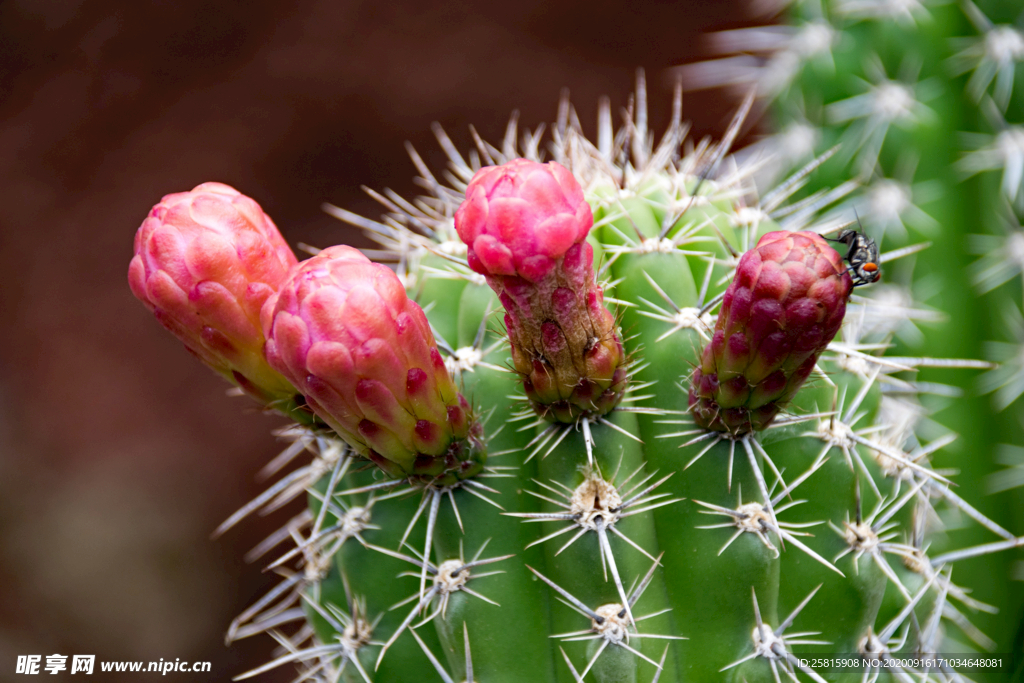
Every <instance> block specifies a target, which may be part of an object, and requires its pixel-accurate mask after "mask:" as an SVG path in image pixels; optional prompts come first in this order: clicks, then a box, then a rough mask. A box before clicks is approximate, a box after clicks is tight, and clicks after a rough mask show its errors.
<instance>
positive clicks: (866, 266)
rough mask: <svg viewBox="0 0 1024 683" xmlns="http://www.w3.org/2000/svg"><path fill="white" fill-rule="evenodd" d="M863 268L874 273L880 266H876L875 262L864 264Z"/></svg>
mask: <svg viewBox="0 0 1024 683" xmlns="http://www.w3.org/2000/svg"><path fill="white" fill-rule="evenodd" d="M861 268H863V269H864V270H866V271H868V272H869V273H874V272H875V271H877V270H878V266H876V265H875V264H874V263H865V264H864V265H863V266H861Z"/></svg>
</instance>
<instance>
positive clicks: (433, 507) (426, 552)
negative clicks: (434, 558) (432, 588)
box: [420, 490, 441, 595]
mask: <svg viewBox="0 0 1024 683" xmlns="http://www.w3.org/2000/svg"><path fill="white" fill-rule="evenodd" d="M440 506H441V492H440V491H436V490H435V491H431V492H430V513H429V515H428V517H427V538H426V540H425V541H424V543H423V546H424V547H423V569H422V570H421V571H420V595H423V591H424V590H426V587H427V565H428V564H430V546H431V544H432V543H433V540H434V525H435V524H436V523H437V511H438V508H439V507H440Z"/></svg>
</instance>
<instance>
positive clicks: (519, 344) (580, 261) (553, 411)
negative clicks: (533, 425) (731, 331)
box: [455, 159, 627, 422]
mask: <svg viewBox="0 0 1024 683" xmlns="http://www.w3.org/2000/svg"><path fill="white" fill-rule="evenodd" d="M593 222H594V218H593V213H592V212H591V209H590V206H589V205H588V204H587V202H586V201H585V200H584V197H583V191H582V189H581V188H580V186H579V184H578V183H577V182H576V179H575V178H573V176H572V174H571V173H570V172H569V171H568V170H567V169H565V168H564V167H563V166H561V165H559V164H557V163H555V162H548V163H546V164H541V163H538V162H535V161H528V160H526V159H515V160H513V161H510V162H508V163H507V164H503V165H501V166H489V167H486V168H483V169H480V171H478V172H477V174H476V175H475V176H474V177H473V179H472V181H471V182H470V183H469V187H467V188H466V201H465V202H463V204H462V206H460V207H459V209H458V211H457V212H456V214H455V227H456V230H457V231H458V233H459V237H461V238H462V240H463V241H464V242H465V243H466V245H467V246H468V248H469V254H468V256H469V265H470V267H471V268H473V270H475V271H476V272H478V273H481V274H483V275H484V276H486V278H487V282H488V284H489V285H490V286H491V288H492V289H493V290H494V291H495V292H496V293H497V294H498V297H499V298H500V300H501V303H502V305H503V306H504V307H505V326H506V328H507V330H508V335H509V341H510V342H511V346H512V360H513V364H514V366H515V369H516V370H517V371H518V372H519V374H520V376H521V377H522V378H523V387H524V389H525V391H526V396H527V398H528V399H529V400H530V401H531V403H532V405H533V407H534V409H535V410H536V411H537V413H538V414H540V415H543V416H544V417H546V418H548V419H551V420H554V421H558V422H574V421H576V420H577V419H579V418H580V417H582V416H589V415H594V416H597V415H603V414H604V413H607V412H608V411H610V410H611V409H612V408H614V407H615V406H616V405H617V404H618V402H619V400H620V399H621V398H622V394H623V391H624V390H625V387H626V379H627V376H626V368H625V363H626V358H625V354H624V352H623V348H622V343H621V341H620V339H619V336H618V334H617V332H616V329H615V320H614V318H613V316H612V314H611V313H610V312H609V311H608V310H607V309H606V308H605V307H604V295H603V292H602V290H601V288H600V287H599V286H598V285H597V283H596V281H595V279H594V270H593V261H594V252H593V249H592V248H591V246H590V245H589V244H587V242H586V239H587V234H588V233H589V231H590V228H591V226H592V225H593Z"/></svg>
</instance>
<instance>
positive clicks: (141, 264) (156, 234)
mask: <svg viewBox="0 0 1024 683" xmlns="http://www.w3.org/2000/svg"><path fill="white" fill-rule="evenodd" d="M296 263H297V261H296V259H295V255H294V254H293V253H292V251H291V249H289V248H288V244H287V243H286V242H285V241H284V238H282V237H281V233H279V232H278V230H277V227H276V226H275V225H274V222H273V221H271V220H270V217H269V216H267V215H266V214H265V213H263V210H262V209H260V206H259V204H257V203H256V202H255V201H253V200H252V199H250V198H249V197H246V196H245V195H243V194H240V193H239V192H238V191H237V190H235V189H234V188H232V187H229V186H227V185H224V184H222V183H203V184H202V185H199V186H198V187H196V188H195V189H193V190H192V191H191V192H178V193H175V194H169V195H166V196H165V197H164V198H163V199H162V200H160V203H159V204H157V205H156V206H154V207H153V209H152V210H151V211H150V212H149V216H148V217H147V218H146V220H144V221H143V222H142V225H141V226H140V227H139V229H138V231H137V232H136V233H135V257H134V258H133V259H132V262H131V265H130V266H129V268H128V283H129V285H131V288H132V293H134V294H135V296H136V297H137V298H138V299H139V300H140V301H141V302H142V303H144V304H145V305H146V307H147V308H148V309H149V310H150V311H152V312H153V314H154V315H155V316H156V318H157V320H159V321H160V323H161V324H162V325H163V326H164V327H166V328H167V329H168V330H170V331H171V333H173V334H174V335H175V336H176V337H178V339H180V340H181V341H182V342H184V344H185V346H186V348H188V350H189V351H191V352H192V353H193V354H194V355H196V356H197V357H198V358H199V359H200V360H202V361H203V362H204V363H206V364H207V365H209V366H210V367H211V368H213V369H214V370H216V371H217V372H219V373H221V374H222V375H224V376H225V377H227V378H228V380H230V381H231V382H232V383H234V384H236V385H237V386H239V387H241V388H242V389H244V390H245V391H246V392H247V393H249V394H250V395H252V396H254V397H255V398H257V399H258V400H260V401H263V402H265V403H270V402H274V401H285V400H287V399H290V398H292V397H293V396H294V395H295V393H296V392H295V388H294V387H292V386H291V385H290V384H289V383H288V381H287V380H286V379H285V378H284V377H282V376H281V374H280V373H278V372H276V371H275V370H273V369H272V368H271V367H270V366H269V365H268V364H267V362H266V359H265V358H264V356H263V344H264V337H263V329H262V327H261V325H260V309H261V308H262V307H263V304H264V303H265V302H266V300H267V299H268V298H269V297H270V296H271V295H272V294H273V293H274V292H276V291H277V289H278V288H279V287H280V286H281V283H282V282H284V280H285V278H286V277H287V275H288V271H289V269H291V268H292V267H294V266H295V265H296Z"/></svg>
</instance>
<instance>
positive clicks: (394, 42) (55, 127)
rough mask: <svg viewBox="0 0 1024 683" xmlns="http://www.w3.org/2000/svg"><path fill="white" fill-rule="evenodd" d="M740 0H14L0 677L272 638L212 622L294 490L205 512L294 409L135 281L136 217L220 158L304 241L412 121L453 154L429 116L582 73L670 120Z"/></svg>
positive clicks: (483, 128) (227, 607)
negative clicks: (275, 415)
mask: <svg viewBox="0 0 1024 683" xmlns="http://www.w3.org/2000/svg"><path fill="white" fill-rule="evenodd" d="M737 4H738V3H735V2H722V1H717V2H716V1H708V2H703V3H700V2H692V1H691V2H645V3H628V4H627V3H613V2H608V1H591V2H581V1H570V2H560V3H546V2H540V1H538V0H523V1H520V2H517V3H514V4H508V3H470V2H429V1H425V0H420V1H418V2H409V1H406V2H356V1H347V2H346V1H335V2H330V1H327V0H302V1H299V2H290V3H260V4H254V3H242V2H237V1H235V0H219V1H218V2H198V1H195V0H179V1H177V2H170V1H167V2H153V1H143V2H134V3H127V2H121V3H118V2H110V1H105V0H84V1H75V0H61V1H58V2H42V1H41V0H7V1H6V2H3V3H0V93H2V102H0V207H2V209H0V273H2V283H3V286H2V287H0V309H2V312H3V318H2V319H3V324H2V330H3V333H2V335H0V680H4V679H8V680H9V679H14V678H15V676H14V670H15V660H16V656H17V655H19V654H40V655H44V657H45V655H48V654H54V653H59V654H64V655H72V654H95V655H97V659H98V660H102V659H107V660H110V659H115V660H122V659H123V660H133V659H138V660H147V661H148V660H157V659H160V658H164V659H170V660H173V659H175V658H179V657H180V658H181V659H182V660H189V661H202V660H208V661H212V662H213V672H214V673H213V674H212V675H211V676H209V677H207V676H196V678H204V679H207V680H229V679H230V677H231V676H232V675H235V674H238V673H240V672H242V671H244V670H246V669H247V668H249V667H251V666H254V665H256V664H258V663H260V662H262V661H264V660H265V658H266V657H267V655H268V653H269V651H270V645H271V641H270V640H269V639H267V638H265V637H260V638H256V639H253V640H248V641H243V642H241V643H239V644H236V645H234V646H232V647H231V648H225V647H224V645H223V643H222V637H223V632H224V630H225V629H226V627H227V625H228V623H229V621H230V620H231V618H232V617H233V616H234V615H235V614H237V613H238V612H240V611H241V610H242V609H243V608H244V607H245V606H246V605H248V604H249V603H250V602H251V601H252V600H253V599H254V598H255V596H256V595H258V594H259V593H260V591H262V590H265V589H266V588H267V587H268V586H269V585H271V583H272V579H270V578H268V577H267V576H266V575H262V574H261V573H260V571H259V568H258V567H254V566H247V565H245V564H244V563H243V562H242V559H241V558H242V555H243V554H244V552H245V551H246V550H247V549H249V548H250V547H252V546H253V545H254V544H255V543H256V542H257V541H258V540H259V539H260V538H262V536H263V535H265V534H266V533H267V532H269V531H270V530H272V529H274V528H277V527H278V526H279V525H280V524H282V523H283V522H284V520H285V519H286V518H287V517H286V515H287V512H284V513H282V514H279V515H277V516H276V517H274V518H273V519H260V520H255V521H250V522H249V523H246V524H243V525H242V526H241V527H240V528H237V529H235V530H233V531H232V532H229V533H228V534H227V536H226V537H224V538H222V539H219V540H215V541H211V540H210V538H209V535H210V531H211V530H212V529H213V528H214V527H215V526H216V525H217V524H218V523H219V522H220V521H221V520H223V519H224V518H225V517H227V516H228V515H229V514H230V513H231V512H232V511H234V510H235V509H236V508H238V507H239V506H241V505H242V504H243V503H244V502H245V501H246V500H248V499H249V498H251V497H252V496H254V495H255V494H256V493H257V492H258V491H259V488H258V485H257V484H255V483H254V481H253V474H254V473H255V471H256V470H257V469H258V468H259V466H260V465H262V464H263V463H265V462H266V461H267V460H268V459H269V458H270V457H272V455H274V454H275V452H276V449H277V445H276V444H275V443H274V440H273V439H272V438H271V436H270V435H269V431H270V429H272V428H273V427H275V426H277V424H278V423H277V422H275V420H274V419H272V418H269V417H266V416H263V415H260V414H258V413H255V412H253V411H251V410H248V406H247V404H245V403H244V402H243V401H244V399H231V398H228V397H227V396H225V388H226V387H225V385H224V384H223V383H222V382H221V380H220V379H219V378H217V377H215V376H214V375H213V373H211V372H209V371H208V370H206V369H205V368H203V367H201V366H200V365H199V364H198V363H196V362H195V361H194V360H193V359H192V358H191V357H190V356H189V355H188V354H186V353H185V352H184V350H183V349H182V348H181V346H180V344H179V343H178V342H177V341H175V340H174V339H172V338H171V337H170V336H169V335H167V334H166V333H165V332H164V331H163V330H162V329H161V328H160V326H159V325H157V323H156V322H155V321H154V320H152V319H150V316H149V315H148V314H146V312H145V310H144V309H143V307H142V306H141V305H139V304H138V303H137V302H136V301H135V300H134V299H133V298H132V296H131V294H130V292H129V290H128V286H127V282H126V271H127V267H128V261H129V259H130V257H131V254H132V251H131V249H132V237H133V235H134V232H135V229H136V228H137V227H138V225H139V223H140V222H141V220H142V218H143V217H144V216H145V215H146V212H147V211H148V209H149V208H150V207H151V206H152V205H153V204H154V203H156V202H157V201H158V200H159V199H160V197H161V195H163V194H165V193H169V192H177V191H183V190H187V189H189V188H191V187H193V186H195V185H197V184H198V183H201V182H203V181H207V180H218V181H222V182H226V183H229V184H231V185H234V186H236V187H237V188H239V189H240V190H241V191H242V192H244V193H246V194H249V195H250V196H252V197H254V198H256V199H257V201H259V202H260V203H261V204H262V205H263V207H264V209H265V210H266V211H267V212H268V213H269V214H270V215H271V216H272V217H273V218H274V219H275V221H276V222H277V224H278V225H279V226H280V227H281V229H282V232H283V233H284V235H285V237H286V238H287V239H288V240H289V242H291V243H292V244H293V245H294V244H296V243H297V242H300V241H304V242H308V243H311V244H314V245H320V246H326V245H329V244H333V243H337V242H344V241H348V242H352V243H357V244H364V242H361V241H360V240H361V238H360V237H359V236H357V235H354V234H353V233H351V232H349V231H347V230H346V229H345V228H344V227H343V226H342V225H341V224H339V223H337V222H335V221H333V220H332V219H330V218H328V217H327V216H325V215H324V214H323V213H321V211H320V209H319V206H320V204H321V203H322V202H324V201H330V202H333V203H335V204H338V205H340V206H343V207H345V208H348V209H350V210H353V211H356V212H358V213H361V214H364V215H369V216H373V217H376V216H378V215H379V213H380V211H379V210H378V209H377V206H376V205H375V204H374V203H373V202H372V201H371V200H370V199H368V198H367V197H366V195H365V194H363V193H362V192H361V191H360V189H359V187H360V185H367V186H369V187H372V188H376V189H382V188H384V187H391V188H393V189H395V190H397V191H398V192H400V193H402V194H404V195H407V196H409V195H413V194H414V193H415V188H414V186H413V184H412V177H413V175H414V170H413V168H412V165H411V163H409V161H408V159H407V157H406V156H405V152H404V149H403V145H402V143H403V141H405V140H410V141H411V142H413V144H414V145H415V146H416V147H417V148H418V149H419V150H420V151H421V153H423V154H424V155H425V157H426V158H427V160H428V162H431V163H432V165H433V167H434V168H435V169H439V168H440V167H441V166H442V165H443V163H444V162H443V159H442V156H441V154H440V153H439V151H438V148H437V145H436V144H435V143H434V141H433V139H432V136H431V134H430V132H429V125H430V123H431V122H432V121H439V122H440V123H441V124H443V125H444V126H445V128H446V129H447V130H448V131H449V132H450V133H451V135H452V136H453V138H454V139H455V141H456V143H457V144H459V145H460V147H461V148H463V149H465V148H466V147H467V146H468V145H469V143H470V138H469V134H468V129H467V126H468V124H469V123H474V124H475V125H476V126H477V128H478V130H479V131H480V132H481V134H482V135H483V136H484V137H485V138H486V139H490V140H495V139H500V136H501V134H502V132H503V129H504V125H505V122H506V120H507V118H508V115H509V113H510V112H511V110H512V109H514V108H518V109H520V110H521V112H522V119H521V121H522V123H524V124H527V125H530V126H531V127H532V126H536V125H537V124H539V123H542V122H550V121H551V120H552V119H553V118H554V115H555V110H556V103H557V99H558V95H559V91H560V89H561V88H562V87H568V88H569V89H570V90H571V92H572V95H573V100H574V102H575V104H576V107H577V109H578V111H579V114H580V117H581V119H582V120H583V121H584V124H585V125H590V122H593V121H594V120H595V118H596V103H597V98H598V97H599V96H600V95H603V94H607V95H609V96H610V97H611V98H612V104H613V107H615V108H616V109H617V108H618V107H621V106H624V105H625V103H626V97H627V95H628V93H629V92H630V89H631V87H632V82H633V74H634V70H635V69H636V67H639V66H642V67H645V68H646V69H647V73H648V78H649V82H650V86H649V87H650V91H651V100H652V102H651V109H652V119H653V123H654V125H655V126H656V127H655V130H657V129H658V128H657V127H658V126H661V125H663V124H664V123H665V122H666V121H667V119H668V114H669V107H670V96H671V95H670V91H671V87H670V85H671V84H669V83H667V82H665V80H664V78H663V74H664V68H665V67H667V66H670V65H673V64H678V63H680V62H684V61H687V60H692V59H694V58H695V57H696V56H697V54H698V52H699V49H700V42H699V35H700V34H701V33H702V32H705V31H708V30H711V29H716V28H719V29H720V28H727V27H730V26H738V25H742V19H743V17H742V14H741V12H740V11H739V9H738V7H737ZM713 97H715V96H713V95H708V94H697V95H696V96H693V97H691V96H687V97H686V99H685V103H684V110H685V113H686V115H687V117H688V118H690V119H693V121H694V133H695V134H696V135H697V136H700V135H703V134H705V133H709V132H711V133H714V132H720V131H721V129H722V128H723V127H724V124H725V122H726V119H727V117H728V115H729V113H730V108H731V106H732V105H731V104H730V103H728V102H725V101H722V100H714V99H712V98H713ZM589 130H590V131H591V132H593V128H590V129H589ZM44 661H45V659H44ZM287 669H288V667H284V670H281V671H279V672H277V673H276V674H268V675H266V676H264V677H263V678H262V680H266V681H271V680H278V681H285V680H290V679H291V678H292V676H293V672H292V671H290V670H287ZM65 675H66V674H65ZM94 676H96V678H93V679H92V680H102V679H103V674H100V673H99V672H98V671H97V673H96V674H94ZM107 676H108V677H111V678H116V680H118V681H122V682H124V683H128V682H129V681H131V680H134V679H135V677H133V676H132V675H130V674H116V675H114V674H107ZM174 676H175V674H171V677H174ZM177 676H182V674H177ZM184 676H186V677H188V675H187V674H185V675H184ZM58 678H61V677H58ZM143 678H146V675H145V674H142V675H141V676H138V679H139V680H141V679H143ZM72 680H74V679H72Z"/></svg>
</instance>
